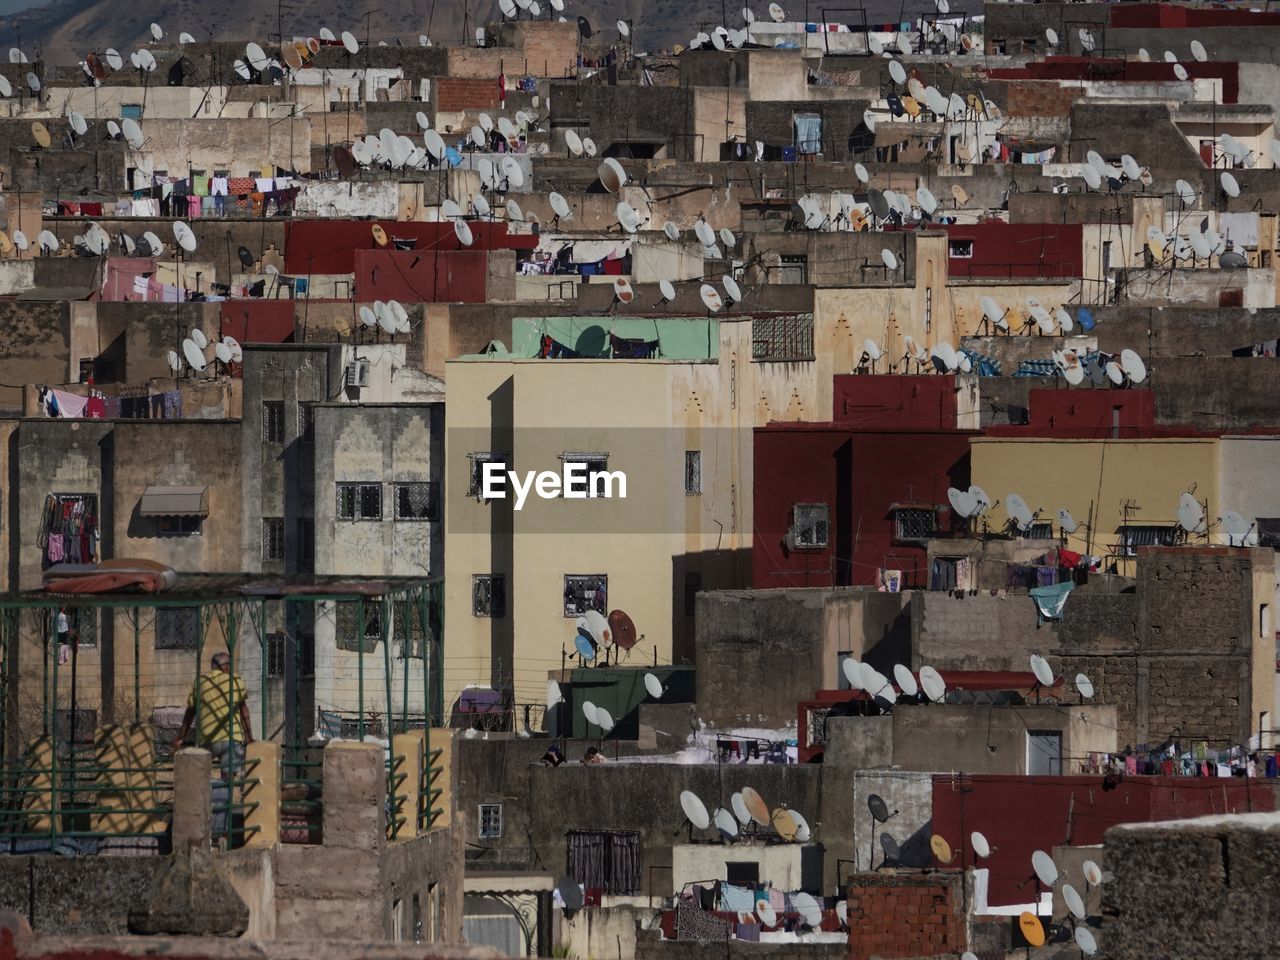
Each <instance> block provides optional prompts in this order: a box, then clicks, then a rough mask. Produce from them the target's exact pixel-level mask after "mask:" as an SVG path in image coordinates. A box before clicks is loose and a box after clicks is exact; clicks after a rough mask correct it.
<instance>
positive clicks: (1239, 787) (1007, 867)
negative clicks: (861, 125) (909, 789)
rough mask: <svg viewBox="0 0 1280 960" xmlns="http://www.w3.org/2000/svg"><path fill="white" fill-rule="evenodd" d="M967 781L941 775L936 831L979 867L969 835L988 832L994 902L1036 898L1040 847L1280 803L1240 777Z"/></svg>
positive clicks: (1259, 784) (1261, 785)
mask: <svg viewBox="0 0 1280 960" xmlns="http://www.w3.org/2000/svg"><path fill="white" fill-rule="evenodd" d="M963 786H964V788H965V792H961V791H960V790H958V789H957V784H956V782H955V778H953V777H951V776H947V775H938V776H935V777H934V778H933V822H932V825H931V829H932V831H933V832H934V833H936V834H939V835H941V836H942V837H944V838H946V840H947V842H948V843H950V844H951V846H952V849H953V850H957V851H959V856H958V857H956V858H955V859H953V861H952V863H951V864H949V865H948V866H950V867H952V868H955V869H963V868H965V867H970V866H973V864H974V859H973V853H972V851H971V850H970V849H969V836H970V834H972V832H973V831H974V830H980V831H981V832H982V833H983V835H984V836H985V837H986V838H987V840H988V841H989V842H990V844H991V846H992V847H993V848H994V849H993V852H992V854H991V856H990V857H989V858H987V859H986V860H983V861H981V862H980V863H979V864H978V865H979V866H982V867H986V868H988V869H989V870H990V871H991V876H990V887H989V893H988V902H989V903H990V904H992V905H994V906H1000V905H1009V904H1014V903H1028V902H1030V901H1032V900H1034V899H1035V881H1034V880H1031V881H1030V882H1026V883H1024V881H1027V880H1028V878H1029V877H1031V876H1032V871H1031V854H1032V851H1034V850H1043V851H1045V852H1046V853H1051V852H1052V848H1053V847H1054V846H1061V845H1063V844H1073V845H1076V846H1085V845H1090V844H1097V843H1101V842H1102V835H1103V833H1105V832H1106V831H1107V830H1108V829H1109V828H1111V827H1113V826H1115V825H1116V824H1119V823H1149V822H1151V821H1156V820H1174V819H1181V818H1185V817H1198V816H1203V815H1205V814H1211V813H1247V812H1249V811H1268V810H1272V809H1274V803H1275V800H1274V795H1273V792H1272V784H1271V781H1267V780H1255V781H1253V782H1249V781H1247V780H1244V779H1238V778H1234V777H1233V778H1220V779H1197V778H1195V777H1125V778H1124V779H1123V780H1121V781H1120V783H1119V785H1118V786H1116V788H1115V789H1113V790H1104V789H1103V788H1102V778H1101V777H1001V776H967V777H965V778H964V784H963ZM892 824H893V821H892V820H891V821H889V824H888V825H887V826H888V828H889V829H890V831H891V832H892ZM900 839H905V838H900ZM1019 884H1024V885H1023V886H1022V887H1021V888H1019V886H1018V885H1019Z"/></svg>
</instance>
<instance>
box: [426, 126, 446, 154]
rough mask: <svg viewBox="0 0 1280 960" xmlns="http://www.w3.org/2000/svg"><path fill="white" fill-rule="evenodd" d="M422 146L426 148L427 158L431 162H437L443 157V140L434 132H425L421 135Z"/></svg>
mask: <svg viewBox="0 0 1280 960" xmlns="http://www.w3.org/2000/svg"><path fill="white" fill-rule="evenodd" d="M422 145H423V147H425V148H426V151H427V156H429V157H431V159H432V160H439V159H440V158H441V157H443V156H444V150H445V147H444V139H443V138H442V137H441V136H440V134H438V133H437V132H436V131H434V130H427V131H426V132H425V133H423V134H422Z"/></svg>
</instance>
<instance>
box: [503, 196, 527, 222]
mask: <svg viewBox="0 0 1280 960" xmlns="http://www.w3.org/2000/svg"><path fill="white" fill-rule="evenodd" d="M506 213H507V219H508V220H510V221H511V222H512V223H520V222H522V221H523V220H524V211H523V210H521V209H520V204H518V203H516V202H515V201H514V200H508V201H507V206H506Z"/></svg>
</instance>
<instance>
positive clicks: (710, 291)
mask: <svg viewBox="0 0 1280 960" xmlns="http://www.w3.org/2000/svg"><path fill="white" fill-rule="evenodd" d="M698 293H699V294H700V295H701V297H702V303H703V305H704V306H705V307H706V308H707V309H708V310H709V311H711V312H712V313H716V312H717V311H719V310H720V308H721V307H723V306H724V303H723V301H721V299H720V294H719V293H717V292H716V288H715V287H713V286H711V284H709V283H704V284H703V285H702V287H701V288H700V289H699V291H698Z"/></svg>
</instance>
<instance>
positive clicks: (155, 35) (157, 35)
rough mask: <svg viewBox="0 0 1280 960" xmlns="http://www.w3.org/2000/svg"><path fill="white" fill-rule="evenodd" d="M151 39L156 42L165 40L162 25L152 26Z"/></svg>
mask: <svg viewBox="0 0 1280 960" xmlns="http://www.w3.org/2000/svg"><path fill="white" fill-rule="evenodd" d="M151 37H152V39H154V40H162V39H164V30H162V29H161V28H160V24H158V23H153V24H151Z"/></svg>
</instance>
